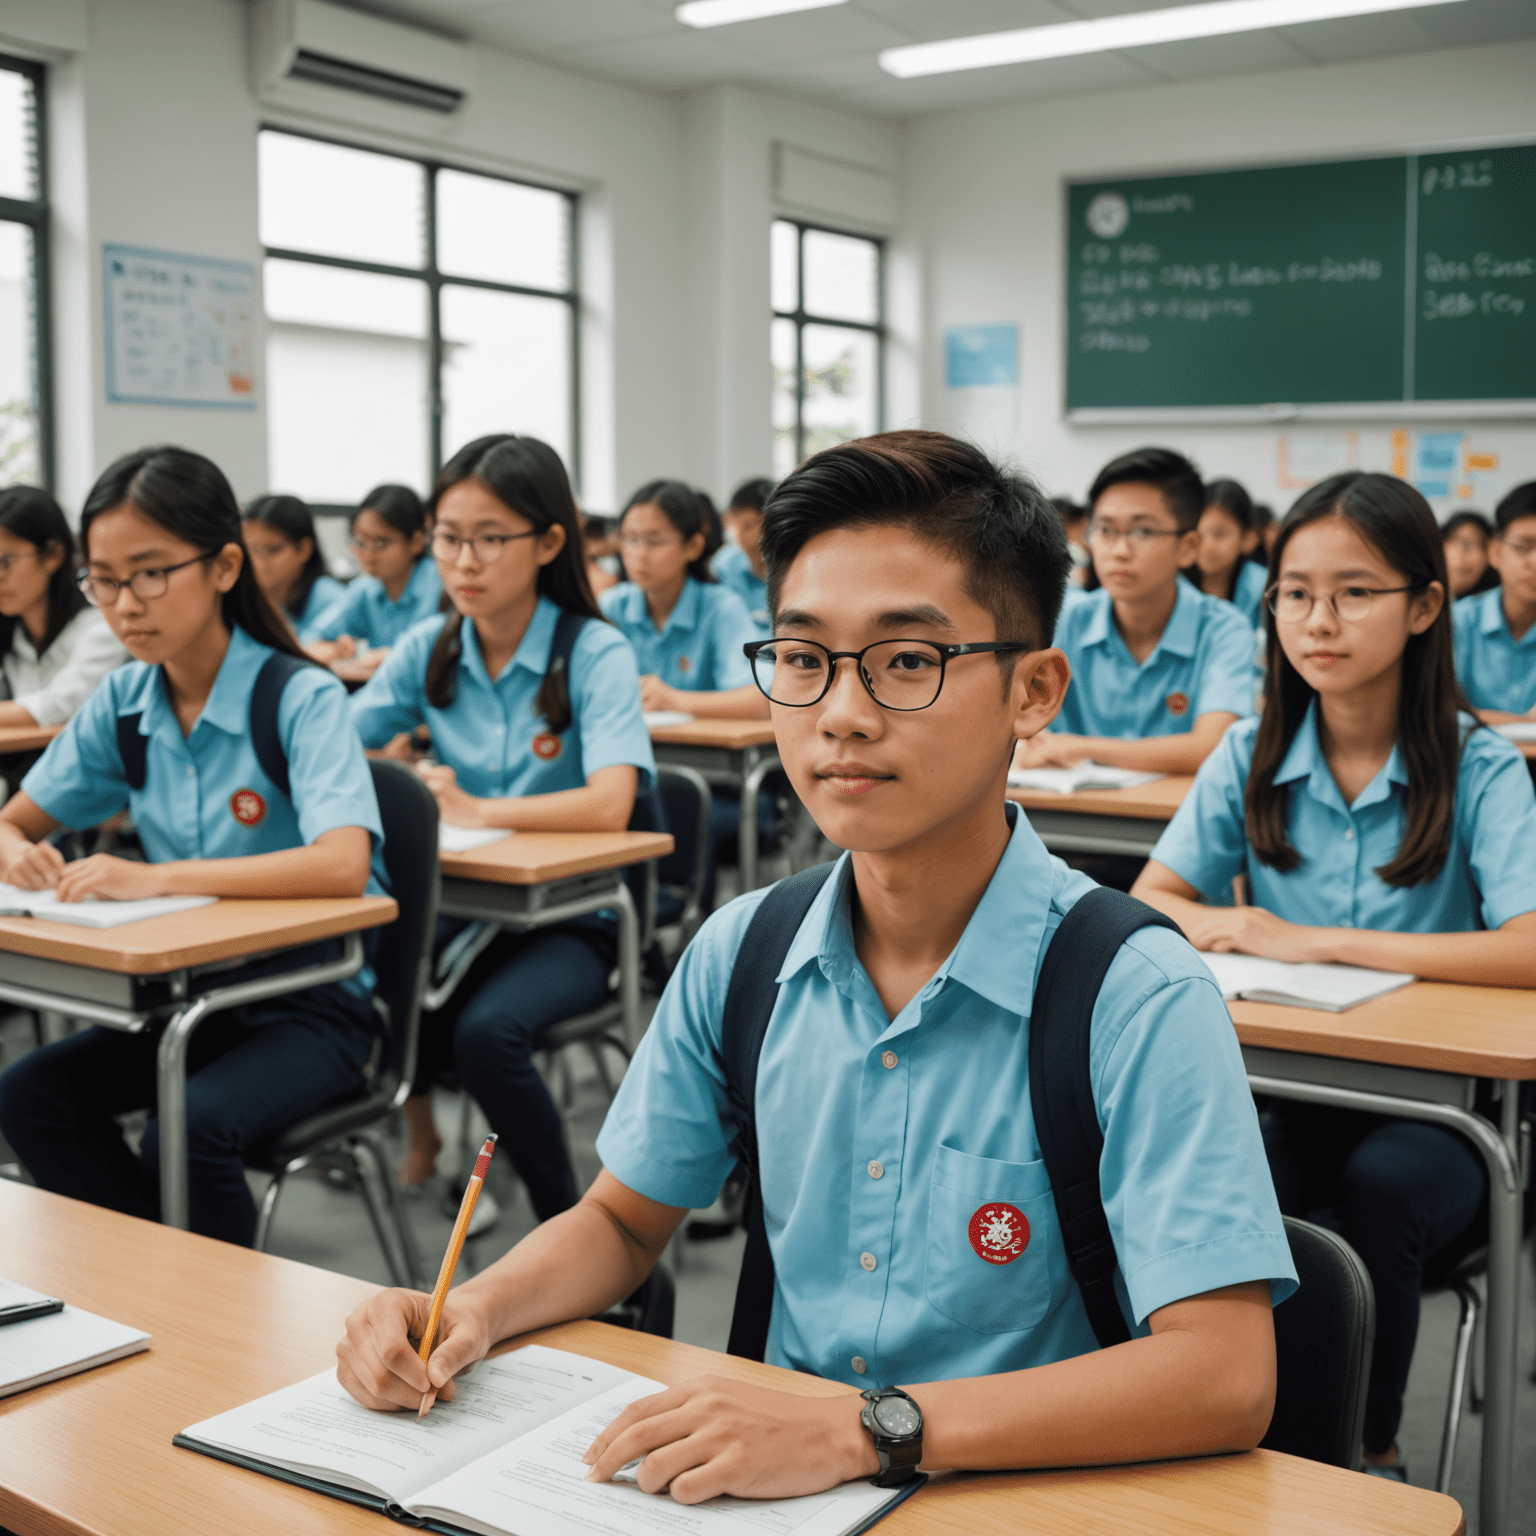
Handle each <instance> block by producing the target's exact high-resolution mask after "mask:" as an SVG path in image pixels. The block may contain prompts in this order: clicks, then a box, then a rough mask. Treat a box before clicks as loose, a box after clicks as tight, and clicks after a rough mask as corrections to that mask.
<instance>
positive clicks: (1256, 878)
mask: <svg viewBox="0 0 1536 1536" xmlns="http://www.w3.org/2000/svg"><path fill="white" fill-rule="evenodd" d="M1463 724H1464V726H1466V727H1470V726H1471V724H1472V722H1471V720H1470V719H1465V720H1464V721H1463ZM1258 728H1259V722H1258V721H1257V720H1240V721H1239V722H1238V723H1237V724H1236V725H1234V726H1233V727H1232V729H1231V730H1229V731H1228V732H1227V733H1226V735H1225V736H1223V737H1222V739H1221V744H1220V745H1219V746H1218V747H1217V748H1216V750H1215V751H1214V752H1212V753H1211V755H1210V756H1209V757H1208V758H1206V760H1205V762H1204V763H1202V764H1201V766H1200V772H1199V773H1198V774H1197V775H1196V777H1195V783H1194V788H1193V789H1191V790H1190V792H1189V794H1188V795H1187V796H1186V797H1185V800H1184V803H1183V805H1181V806H1180V807H1179V810H1178V814H1177V815H1176V816H1175V817H1174V818H1173V820H1172V821H1171V822H1170V823H1169V824H1168V830H1167V831H1166V832H1164V833H1163V835H1162V836H1161V837H1160V838H1159V839H1158V842H1157V846H1156V847H1155V848H1154V849H1153V850H1152V857H1153V858H1154V859H1156V860H1157V861H1158V863H1159V864H1165V865H1166V866H1167V867H1168V868H1169V869H1171V870H1172V871H1173V872H1174V873H1175V874H1176V875H1179V876H1180V877H1181V878H1183V879H1185V880H1187V881H1188V882H1189V883H1190V884H1191V885H1192V886H1194V887H1196V889H1198V890H1199V891H1201V892H1202V893H1204V894H1205V895H1206V896H1208V897H1215V896H1219V895H1222V894H1223V893H1229V892H1230V891H1231V888H1232V880H1233V878H1234V876H1237V875H1240V874H1246V875H1247V876H1248V883H1249V893H1250V899H1251V900H1252V902H1253V904H1254V905H1255V906H1257V907H1263V908H1264V909H1265V910H1266V911H1269V912H1273V913H1274V914H1275V915H1276V916H1277V917H1283V918H1284V919H1285V920H1286V921H1287V922H1291V923H1304V924H1307V925H1308V926H1314V927H1319V928H1371V929H1376V930H1378V931H1383V932H1393V933H1465V932H1468V931H1470V930H1472V929H1476V928H1498V927H1501V926H1502V925H1503V924H1504V923H1507V922H1508V921H1509V920H1510V918H1512V917H1519V916H1520V915H1521V913H1524V912H1530V911H1536V795H1533V794H1532V791H1531V779H1530V775H1529V774H1528V773H1527V772H1526V768H1525V760H1524V758H1522V757H1521V755H1520V752H1519V750H1518V749H1517V748H1516V747H1515V746H1514V745H1513V744H1512V743H1510V742H1508V741H1505V740H1504V738H1503V737H1502V736H1500V735H1499V734H1498V733H1497V732H1495V731H1490V730H1487V729H1482V730H1470V731H1469V734H1468V735H1467V738H1466V746H1465V748H1464V750H1463V752H1462V755H1461V770H1460V772H1459V773H1458V774H1457V775H1456V810H1455V818H1454V820H1453V822H1452V833H1451V847H1450V852H1449V854H1448V856H1447V858H1446V861H1445V864H1444V866H1443V867H1442V868H1441V871H1440V873H1439V874H1438V875H1436V876H1435V878H1434V879H1433V880H1430V881H1427V882H1425V883H1424V884H1422V885H1412V886H1395V885H1386V884H1384V883H1383V882H1382V880H1381V879H1380V878H1379V877H1378V876H1377V874H1376V870H1377V869H1379V868H1380V867H1381V866H1382V865H1384V864H1387V863H1390V862H1391V860H1392V859H1393V858H1394V857H1395V856H1396V853H1397V849H1398V845H1399V844H1400V843H1401V841H1402V837H1403V831H1404V828H1405V827H1406V825H1407V820H1408V771H1407V769H1406V768H1405V767H1404V765H1403V760H1402V757H1401V756H1400V755H1399V753H1398V749H1397V748H1396V747H1395V746H1394V747H1393V748H1392V755H1391V756H1390V757H1389V758H1388V759H1387V761H1386V765H1385V766H1384V767H1383V768H1382V770H1381V772H1380V773H1378V774H1377V775H1376V777H1375V778H1374V779H1372V780H1371V782H1370V783H1369V784H1367V785H1366V787H1365V788H1364V789H1363V790H1361V791H1360V794H1359V795H1358V797H1357V798H1356V800H1355V802H1354V804H1353V805H1349V806H1346V805H1345V803H1344V797H1343V795H1341V794H1340V793H1339V786H1338V785H1337V783H1335V782H1334V777H1333V774H1332V772H1331V771H1330V770H1329V767H1328V762H1327V759H1326V758H1325V757H1324V756H1323V752H1322V747H1321V745H1320V744H1319V742H1318V739H1317V704H1316V702H1315V701H1314V702H1313V704H1312V706H1311V708H1310V709H1308V711H1307V714H1306V716H1305V718H1304V719H1303V720H1302V723H1301V725H1300V726H1299V727H1298V728H1297V731H1296V735H1295V737H1294V738H1293V739H1292V741H1291V745H1290V749H1289V750H1288V751H1287V752H1286V754H1285V758H1284V761H1283V762H1282V763H1281V764H1280V768H1279V771H1278V772H1277V773H1276V774H1275V783H1276V784H1284V785H1287V786H1289V795H1288V798H1287V804H1286V818H1285V819H1286V830H1287V832H1288V834H1289V836H1290V840H1291V846H1292V847H1293V848H1295V850H1296V851H1297V852H1298V853H1299V854H1300V855H1301V863H1300V864H1298V865H1297V866H1296V868H1295V869H1293V870H1291V871H1290V873H1289V874H1282V873H1281V872H1280V871H1279V870H1278V869H1274V868H1272V867H1271V866H1270V865H1268V864H1261V863H1260V862H1259V861H1258V860H1257V859H1256V858H1254V857H1253V855H1252V852H1251V850H1250V849H1249V846H1248V839H1247V834H1246V832H1245V830H1244V821H1243V789H1244V787H1245V785H1246V784H1247V782H1248V768H1249V764H1250V763H1251V762H1252V761H1253V740H1254V737H1255V735H1256V734H1257V732H1258Z"/></svg>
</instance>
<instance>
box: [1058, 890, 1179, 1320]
mask: <svg viewBox="0 0 1536 1536" xmlns="http://www.w3.org/2000/svg"><path fill="white" fill-rule="evenodd" d="M1154 926H1156V927H1161V928H1171V929H1173V931H1174V932H1175V933H1180V932H1181V930H1180V928H1179V925H1178V924H1177V923H1175V922H1174V921H1173V919H1172V918H1169V917H1164V916H1163V914H1162V913H1161V912H1156V911H1154V910H1153V909H1152V908H1151V907H1149V906H1147V905H1146V904H1145V903H1143V902H1140V901H1137V900H1135V899H1134V898H1133V897H1131V896H1127V895H1125V894H1124V893H1123V892H1121V891H1113V890H1109V889H1107V888H1106V887H1104V886H1098V887H1095V889H1093V890H1091V891H1089V892H1088V893H1087V895H1085V896H1084V897H1082V899H1081V900H1079V901H1078V902H1077V903H1076V904H1075V905H1074V906H1073V907H1072V909H1071V910H1070V911H1069V912H1068V913H1067V915H1066V916H1065V917H1063V918H1062V920H1061V926H1060V927H1059V928H1057V930H1056V933H1055V936H1054V937H1053V938H1052V939H1051V944H1050V948H1049V949H1047V950H1046V952H1045V963H1044V965H1042V966H1041V968H1040V979H1039V981H1038V982H1037V983H1036V985H1035V999H1034V1005H1033V1008H1032V1010H1031V1014H1030V1022H1029V1098H1030V1105H1031V1107H1032V1109H1033V1110H1034V1116H1035V1133H1036V1134H1037V1135H1038V1136H1039V1138H1040V1153H1041V1156H1042V1157H1043V1158H1044V1159H1045V1171H1046V1172H1047V1173H1048V1174H1049V1175H1050V1179H1051V1193H1052V1195H1053V1196H1054V1197H1055V1200H1056V1215H1057V1217H1058V1219H1059V1220H1060V1222H1061V1236H1062V1242H1063V1244H1064V1245H1065V1247H1066V1250H1067V1265H1068V1267H1069V1268H1070V1269H1071V1271H1072V1278H1073V1279H1074V1280H1075V1281H1076V1282H1077V1288H1078V1290H1079V1291H1080V1292H1081V1293H1082V1298H1083V1306H1084V1307H1085V1308H1086V1309H1087V1312H1088V1321H1089V1322H1090V1323H1092V1325H1093V1332H1094V1336H1095V1337H1096V1338H1097V1339H1098V1341H1099V1345H1100V1347H1101V1348H1103V1349H1107V1348H1109V1346H1110V1345H1111V1344H1123V1343H1124V1342H1125V1341H1126V1340H1127V1339H1129V1338H1130V1336H1131V1332H1130V1329H1129V1328H1128V1327H1127V1325H1126V1321H1125V1314H1124V1313H1123V1312H1122V1311H1121V1308H1120V1301H1119V1298H1118V1297H1117V1296H1116V1295H1115V1267H1116V1259H1115V1244H1114V1239H1113V1237H1112V1236H1111V1235H1110V1230H1109V1218H1108V1217H1107V1216H1106V1215H1105V1214H1104V1202H1103V1198H1102V1196H1101V1194H1100V1192H1099V1156H1100V1154H1101V1153H1102V1152H1103V1150H1104V1135H1103V1133H1102V1132H1101V1131H1100V1130H1099V1116H1098V1110H1097V1109H1096V1108H1095V1106H1094V1102H1093V1082H1092V1079H1091V1077H1090V1074H1089V1058H1088V1044H1089V1028H1090V1025H1091V1024H1092V1021H1093V1008H1094V1004H1095V1003H1096V1002H1097V1001H1098V997H1099V988H1100V987H1101V986H1102V985H1103V983H1104V977H1105V974H1106V973H1107V972H1108V970H1109V967H1110V965H1111V963H1112V962H1113V961H1114V958H1115V956H1116V955H1117V954H1119V952H1120V946H1121V945H1122V944H1123V943H1125V941H1126V939H1128V938H1129V937H1130V936H1131V934H1133V933H1135V932H1136V931H1137V930H1138V929H1141V928H1150V927H1154Z"/></svg>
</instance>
